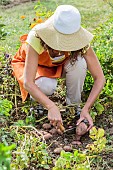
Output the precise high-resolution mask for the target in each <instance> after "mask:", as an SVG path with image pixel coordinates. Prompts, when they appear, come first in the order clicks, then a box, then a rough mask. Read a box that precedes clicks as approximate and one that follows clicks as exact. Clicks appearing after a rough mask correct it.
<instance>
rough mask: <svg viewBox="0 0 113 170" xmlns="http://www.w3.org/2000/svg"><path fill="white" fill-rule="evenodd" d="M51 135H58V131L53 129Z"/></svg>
mask: <svg viewBox="0 0 113 170" xmlns="http://www.w3.org/2000/svg"><path fill="white" fill-rule="evenodd" d="M49 133H51V134H52V135H56V134H57V129H55V128H53V129H51V130H50V131H49Z"/></svg>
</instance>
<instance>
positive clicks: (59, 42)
mask: <svg viewBox="0 0 113 170" xmlns="http://www.w3.org/2000/svg"><path fill="white" fill-rule="evenodd" d="M53 17H54V15H52V16H51V17H50V18H49V19H48V20H47V21H45V22H44V23H42V24H39V25H38V26H37V29H36V33H37V34H38V35H39V37H40V38H41V39H42V40H43V41H44V42H45V43H46V44H47V45H48V46H49V47H51V48H53V49H55V50H59V51H76V50H79V49H81V48H83V47H85V46H86V45H88V44H89V43H90V42H91V40H92V39H93V35H92V34H91V33H90V32H89V31H87V30H86V29H84V28H83V27H81V28H80V29H79V30H78V31H77V32H75V33H73V34H62V33H60V32H58V31H57V30H56V29H55V28H54V26H53Z"/></svg>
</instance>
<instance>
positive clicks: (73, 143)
mask: <svg viewBox="0 0 113 170" xmlns="http://www.w3.org/2000/svg"><path fill="white" fill-rule="evenodd" d="M71 144H72V145H81V144H82V143H81V142H80V141H77V140H76V141H73V142H71Z"/></svg>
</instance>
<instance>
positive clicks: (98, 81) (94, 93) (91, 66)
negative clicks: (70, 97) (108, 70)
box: [84, 48, 105, 110]
mask: <svg viewBox="0 0 113 170" xmlns="http://www.w3.org/2000/svg"><path fill="white" fill-rule="evenodd" d="M84 58H85V60H86V62H87V66H88V70H89V71H90V73H91V75H92V77H93V79H94V85H93V88H92V90H91V93H90V95H89V97H88V99H87V102H86V104H85V106H84V107H85V108H86V109H88V110H90V108H91V106H92V105H93V103H94V102H95V100H96V99H97V97H98V95H99V94H100V92H101V90H102V88H103V86H104V83H105V78H104V74H103V71H102V68H101V66H100V63H99V61H98V58H97V57H96V55H95V53H94V51H93V50H92V48H89V50H88V51H87V54H86V55H85V56H84Z"/></svg>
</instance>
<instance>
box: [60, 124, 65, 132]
mask: <svg viewBox="0 0 113 170" xmlns="http://www.w3.org/2000/svg"><path fill="white" fill-rule="evenodd" d="M59 129H60V130H61V131H62V132H64V131H65V128H64V126H63V125H62V124H60V126H59Z"/></svg>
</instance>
